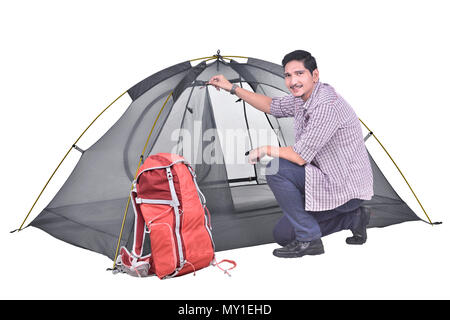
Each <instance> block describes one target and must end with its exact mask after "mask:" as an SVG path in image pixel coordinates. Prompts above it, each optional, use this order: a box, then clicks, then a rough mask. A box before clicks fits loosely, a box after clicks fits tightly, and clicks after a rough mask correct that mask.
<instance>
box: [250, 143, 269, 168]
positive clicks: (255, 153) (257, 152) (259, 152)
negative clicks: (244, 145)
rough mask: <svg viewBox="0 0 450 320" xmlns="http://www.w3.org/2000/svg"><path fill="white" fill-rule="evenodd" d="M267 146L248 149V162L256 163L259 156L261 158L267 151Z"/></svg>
mask: <svg viewBox="0 0 450 320" xmlns="http://www.w3.org/2000/svg"><path fill="white" fill-rule="evenodd" d="M267 147H268V146H263V147H259V148H256V149H253V150H250V152H249V154H248V163H250V164H256V163H257V162H259V161H260V160H261V158H263V157H264V156H265V155H266V154H267V153H268V150H267Z"/></svg>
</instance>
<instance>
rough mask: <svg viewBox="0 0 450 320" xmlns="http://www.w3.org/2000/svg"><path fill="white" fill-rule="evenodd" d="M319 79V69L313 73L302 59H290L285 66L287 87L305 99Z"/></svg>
mask: <svg viewBox="0 0 450 320" xmlns="http://www.w3.org/2000/svg"><path fill="white" fill-rule="evenodd" d="M318 80H319V71H318V70H317V69H316V70H314V71H313V74H311V72H309V70H308V69H306V68H305V66H304V65H303V62H301V61H297V60H292V61H289V62H288V63H287V64H286V66H285V67H284V81H285V84H286V87H287V88H288V89H289V91H290V92H291V93H292V94H293V95H294V96H295V97H301V98H302V99H303V100H304V101H306V100H307V99H308V98H309V97H310V96H311V93H312V91H313V89H314V84H315V82H317V81H318Z"/></svg>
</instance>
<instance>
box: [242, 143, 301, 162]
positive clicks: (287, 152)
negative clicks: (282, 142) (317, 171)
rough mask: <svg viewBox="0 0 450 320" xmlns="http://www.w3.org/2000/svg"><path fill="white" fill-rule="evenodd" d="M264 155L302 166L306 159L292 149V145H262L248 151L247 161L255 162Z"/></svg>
mask: <svg viewBox="0 0 450 320" xmlns="http://www.w3.org/2000/svg"><path fill="white" fill-rule="evenodd" d="M265 155H268V156H269V157H272V158H283V159H286V160H289V161H291V162H294V163H296V164H298V165H299V166H303V165H305V164H306V161H305V160H304V159H303V158H302V157H301V156H300V155H299V154H298V153H297V152H295V151H294V149H293V148H292V147H277V146H262V147H259V148H256V149H253V150H251V151H249V154H248V162H249V163H250V164H255V163H256V162H258V161H260V160H261V158H263V157H264V156H265Z"/></svg>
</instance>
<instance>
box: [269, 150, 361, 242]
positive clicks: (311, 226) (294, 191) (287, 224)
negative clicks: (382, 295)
mask: <svg viewBox="0 0 450 320" xmlns="http://www.w3.org/2000/svg"><path fill="white" fill-rule="evenodd" d="M274 161H279V162H278V163H274ZM275 164H278V170H276V166H275ZM267 169H268V170H267V171H266V179H267V183H268V185H269V186H270V189H271V190H272V192H273V194H274V195H275V199H276V200H277V202H278V204H279V205H280V207H281V209H282V210H283V213H284V215H283V217H282V218H281V219H280V220H279V221H278V224H277V225H276V226H275V228H274V230H273V236H274V239H275V241H276V242H277V243H278V244H280V245H282V246H285V245H287V244H288V243H290V242H292V241H293V240H299V241H312V240H316V239H319V238H321V237H323V236H326V235H329V234H331V233H334V232H337V231H340V230H345V229H350V228H351V227H352V226H353V225H354V223H355V222H356V218H357V216H356V213H357V209H358V208H359V207H360V206H361V203H362V202H363V200H360V199H351V200H350V201H348V202H346V203H344V204H343V205H341V206H339V207H337V208H335V209H333V210H327V211H314V212H313V211H306V210H305V200H304V199H305V167H304V166H299V165H297V164H295V163H293V162H290V161H288V160H285V159H282V158H275V159H274V160H272V161H271V163H269V164H268V166H267ZM271 169H272V170H271ZM270 171H273V172H270Z"/></svg>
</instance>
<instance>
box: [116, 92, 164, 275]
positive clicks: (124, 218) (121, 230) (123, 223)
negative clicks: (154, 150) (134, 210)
mask: <svg viewBox="0 0 450 320" xmlns="http://www.w3.org/2000/svg"><path fill="white" fill-rule="evenodd" d="M172 93H173V91H171V92H170V94H169V95H168V96H167V99H166V101H165V102H164V104H163V106H162V107H161V110H159V113H158V115H157V116H156V119H155V122H154V123H153V126H152V129H151V130H150V133H149V135H148V137H147V141H146V142H145V145H144V148H143V149H142V152H141V155H143V154H144V153H145V150H146V149H147V145H148V142H149V141H150V137H151V136H152V133H153V129H155V126H156V122H157V121H158V119H159V116H160V115H161V113H162V111H163V109H164V107H165V106H166V104H167V102H168V101H169V99H170V97H171V96H172ZM142 160H143V157H139V162H138V165H137V168H136V172H135V173H134V177H133V181H134V179H136V176H137V173H138V171H139V167H140V166H141V163H142ZM131 190H133V184H132V185H131ZM131 190H130V191H131ZM130 200H131V195H128V200H127V205H126V207H125V212H124V214H123V219H122V226H121V227H120V233H119V239H118V240H117V245H116V253H115V255H114V264H113V269H114V268H115V267H116V260H117V255H118V253H119V246H120V240H121V239H122V233H123V227H124V226H125V220H126V218H127V212H128V207H129V206H130Z"/></svg>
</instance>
